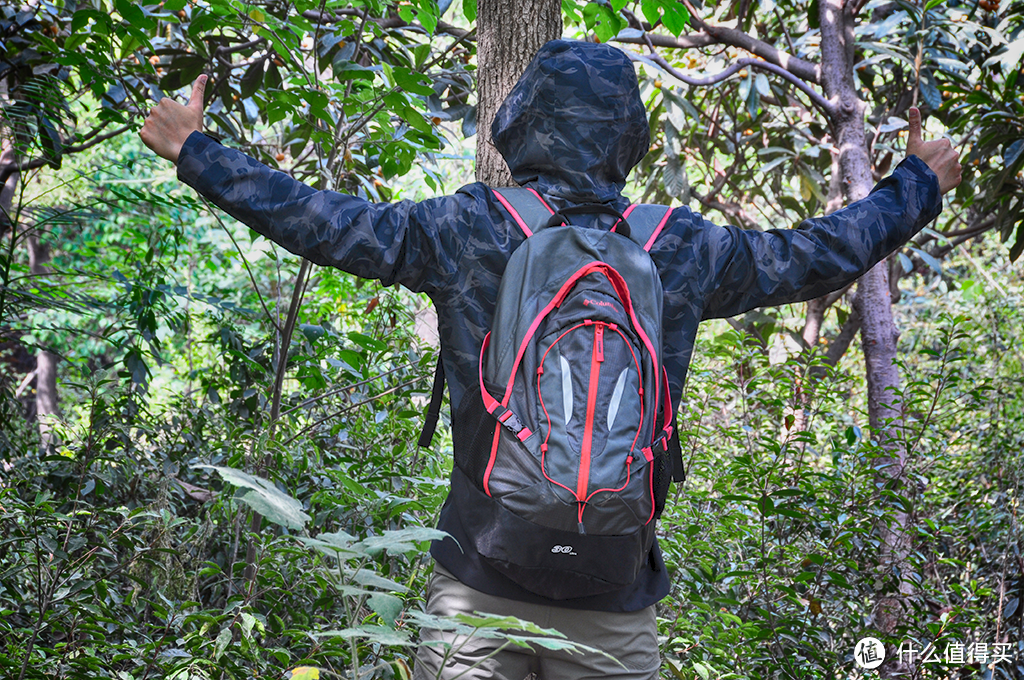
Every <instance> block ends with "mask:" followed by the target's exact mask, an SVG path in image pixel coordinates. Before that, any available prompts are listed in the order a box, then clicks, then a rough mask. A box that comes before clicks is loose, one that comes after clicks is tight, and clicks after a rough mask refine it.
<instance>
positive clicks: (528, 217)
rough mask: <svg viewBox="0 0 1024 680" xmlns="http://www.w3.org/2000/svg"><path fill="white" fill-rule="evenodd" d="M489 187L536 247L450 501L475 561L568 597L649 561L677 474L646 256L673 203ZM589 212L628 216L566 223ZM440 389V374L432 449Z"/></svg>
mask: <svg viewBox="0 0 1024 680" xmlns="http://www.w3.org/2000/svg"><path fill="white" fill-rule="evenodd" d="M494 191H495V195H496V197H497V199H498V200H499V202H501V204H502V205H503V206H504V207H505V208H506V209H507V210H508V212H509V214H510V216H511V217H512V219H513V220H514V221H515V222H516V224H517V225H518V226H519V228H520V229H522V230H523V232H524V233H525V234H526V236H527V239H526V240H525V241H524V242H523V243H522V244H521V245H520V246H519V247H518V248H517V249H516V250H515V252H514V253H513V254H512V256H511V258H510V259H509V261H508V264H507V266H506V269H505V272H504V274H503V275H502V280H501V285H500V288H499V291H498V297H497V304H496V306H495V312H494V321H493V324H492V327H491V331H490V332H489V333H488V334H487V335H486V337H485V338H484V340H483V344H482V347H481V350H480V357H479V370H478V380H477V384H476V385H475V386H471V387H470V388H469V389H468V390H467V392H466V394H465V396H464V398H463V400H462V404H461V405H460V408H459V412H458V413H457V414H455V417H454V420H453V437H454V442H453V444H454V456H455V464H456V466H457V467H458V469H459V471H461V473H462V475H461V476H460V475H453V489H452V493H453V494H455V493H460V494H462V495H464V496H465V495H468V496H470V498H469V499H464V500H468V501H470V502H471V504H472V505H471V506H470V507H472V511H471V513H469V516H464V517H463V522H464V524H467V525H468V526H466V529H467V533H468V534H469V536H471V537H472V540H473V542H474V544H475V545H474V547H475V548H476V550H477V552H478V553H479V554H480V555H481V556H482V557H483V558H484V559H485V560H486V561H487V563H488V564H490V565H491V566H492V567H493V568H495V569H496V570H498V571H499V572H501V573H502V574H504V575H505V576H507V577H508V578H509V579H511V580H512V581H514V582H515V583H517V584H519V585H521V586H522V587H524V588H526V589H527V590H529V591H531V592H533V593H536V594H538V595H541V596H544V597H547V598H551V599H557V600H563V599H570V598H579V597H587V596H591V595H599V594H601V593H606V592H611V591H613V590H618V589H621V588H624V587H626V586H628V585H630V584H632V583H633V582H634V581H635V580H636V578H637V576H638V574H639V572H640V569H641V568H643V566H644V563H645V561H646V560H648V559H649V557H650V554H651V551H652V549H653V545H654V528H655V521H656V519H657V518H658V516H659V515H660V514H661V510H662V509H663V507H664V502H665V497H666V495H667V492H668V485H669V482H670V478H671V476H672V474H671V471H672V468H673V467H675V468H676V469H677V471H681V468H682V462H681V459H680V454H679V447H678V441H677V439H676V438H675V437H674V436H673V435H674V427H673V415H674V409H673V408H672V404H671V399H670V397H669V387H668V374H667V372H666V371H665V368H664V367H663V366H662V364H661V353H662V333H661V320H662V287H661V279H660V276H659V274H658V270H657V267H656V266H655V264H654V261H653V260H652V259H651V257H650V255H649V254H648V251H649V249H650V248H651V246H652V245H653V244H654V242H655V240H656V239H657V237H658V235H659V233H660V232H661V229H662V228H663V227H664V225H665V223H666V222H667V221H668V216H669V213H670V212H671V210H670V209H669V208H666V207H664V206H647V205H632V206H630V208H629V209H627V210H626V212H625V213H624V214H622V215H620V214H619V213H618V212H616V211H615V210H613V209H611V208H609V207H608V206H605V205H602V204H585V205H580V206H575V207H572V208H567V209H563V210H562V211H560V212H555V211H554V210H552V209H551V208H550V206H548V205H547V203H546V202H545V201H544V200H543V199H542V198H541V197H540V195H539V194H537V193H536V192H533V191H532V190H530V189H521V188H511V189H496V190H494ZM581 213H608V214H612V215H614V216H616V217H618V218H619V219H618V221H617V222H616V223H615V225H614V226H613V227H612V228H611V230H610V231H606V230H603V229H597V228H590V227H580V226H574V225H572V224H569V223H568V222H567V219H568V218H569V216H570V215H573V214H581ZM438 366H439V367H440V362H439V363H438ZM441 387H443V373H442V372H441V371H440V368H439V371H438V375H437V376H436V379H435V386H434V399H433V400H432V404H431V410H430V413H429V414H428V422H427V424H426V425H425V427H424V433H423V436H422V437H421V441H420V444H421V445H429V441H430V435H431V434H432V433H433V426H434V424H435V423H436V414H437V410H438V408H439V405H440V399H439V392H441ZM670 450H671V451H672V453H673V455H674V458H675V459H676V460H670V455H669V454H670ZM677 476H678V475H677ZM456 487H459V488H456ZM461 487H466V488H461ZM465 514H466V513H464V515H465Z"/></svg>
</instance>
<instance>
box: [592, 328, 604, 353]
mask: <svg viewBox="0 0 1024 680" xmlns="http://www.w3.org/2000/svg"><path fill="white" fill-rule="evenodd" d="M594 359H595V360H596V361H604V324H603V323H601V322H600V321H599V322H597V328H595V329H594Z"/></svg>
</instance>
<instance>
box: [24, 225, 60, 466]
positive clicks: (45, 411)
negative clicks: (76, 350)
mask: <svg viewBox="0 0 1024 680" xmlns="http://www.w3.org/2000/svg"><path fill="white" fill-rule="evenodd" d="M49 259H50V253H49V250H48V249H47V247H46V246H45V245H43V244H42V243H40V242H39V235H38V234H37V233H35V232H32V233H31V234H29V237H28V263H29V271H31V273H32V274H35V275H45V274H46V273H47V271H48V270H47V268H46V266H45V263H46V262H47V261H49ZM57 360H58V357H57V355H56V354H53V353H52V352H47V351H46V350H45V349H40V350H39V351H38V352H36V418H37V419H38V420H39V443H40V446H41V447H42V449H43V450H46V451H49V450H50V449H51V448H53V446H54V445H55V444H56V437H55V435H54V432H53V421H54V420H55V419H56V418H58V417H59V416H60V406H59V403H58V400H57Z"/></svg>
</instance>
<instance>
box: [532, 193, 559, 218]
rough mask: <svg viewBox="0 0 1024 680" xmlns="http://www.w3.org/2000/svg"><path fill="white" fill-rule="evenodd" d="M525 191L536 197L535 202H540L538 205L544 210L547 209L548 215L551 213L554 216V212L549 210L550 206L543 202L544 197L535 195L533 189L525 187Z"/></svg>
mask: <svg viewBox="0 0 1024 680" xmlns="http://www.w3.org/2000/svg"><path fill="white" fill-rule="evenodd" d="M526 190H527V191H529V192H530V193H531V194H533V195H534V196H536V197H537V200H538V201H540V204H541V205H543V206H544V207H545V208H547V209H548V212H549V213H551V214H552V215H554V214H555V211H554V210H552V209H551V206H550V205H548V202H547V201H545V200H544V197H543V196H541V195H540V194H538V193H537V192H536V191H534V190H533V189H531V188H530V187H526Z"/></svg>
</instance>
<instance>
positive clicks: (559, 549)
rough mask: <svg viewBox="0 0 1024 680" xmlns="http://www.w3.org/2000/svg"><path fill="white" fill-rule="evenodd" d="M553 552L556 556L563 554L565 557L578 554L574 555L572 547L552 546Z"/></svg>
mask: <svg viewBox="0 0 1024 680" xmlns="http://www.w3.org/2000/svg"><path fill="white" fill-rule="evenodd" d="M551 552H553V553H556V554H557V553H561V554H563V555H575V554H576V553H574V552H573V551H572V546H571V545H556V546H552V548H551Z"/></svg>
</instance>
